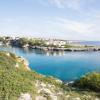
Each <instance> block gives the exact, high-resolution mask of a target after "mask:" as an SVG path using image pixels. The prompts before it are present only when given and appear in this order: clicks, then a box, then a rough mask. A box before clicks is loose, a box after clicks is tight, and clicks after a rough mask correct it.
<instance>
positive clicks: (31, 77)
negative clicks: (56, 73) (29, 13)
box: [0, 52, 100, 100]
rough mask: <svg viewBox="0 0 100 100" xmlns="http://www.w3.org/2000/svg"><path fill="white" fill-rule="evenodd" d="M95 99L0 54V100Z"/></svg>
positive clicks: (5, 53)
mask: <svg viewBox="0 0 100 100" xmlns="http://www.w3.org/2000/svg"><path fill="white" fill-rule="evenodd" d="M99 96H100V94H99V93H95V92H91V91H83V90H80V89H77V88H75V87H72V86H69V85H67V84H64V83H63V82H62V81H60V80H58V79H54V78H52V77H46V76H43V75H40V74H38V73H36V72H35V71H31V70H30V69H29V67H28V65H27V61H26V60H25V59H23V58H21V57H18V56H16V55H14V54H12V53H8V52H0V100H99Z"/></svg>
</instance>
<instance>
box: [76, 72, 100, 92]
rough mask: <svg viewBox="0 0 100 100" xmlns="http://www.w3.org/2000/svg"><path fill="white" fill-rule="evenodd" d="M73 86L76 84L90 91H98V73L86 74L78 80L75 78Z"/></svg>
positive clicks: (99, 81)
mask: <svg viewBox="0 0 100 100" xmlns="http://www.w3.org/2000/svg"><path fill="white" fill-rule="evenodd" d="M74 86H77V87H79V88H82V89H89V90H92V91H96V92H97V91H99V92H100V73H98V72H93V73H89V74H86V75H85V76H83V77H81V78H80V79H79V80H76V81H75V82H74Z"/></svg>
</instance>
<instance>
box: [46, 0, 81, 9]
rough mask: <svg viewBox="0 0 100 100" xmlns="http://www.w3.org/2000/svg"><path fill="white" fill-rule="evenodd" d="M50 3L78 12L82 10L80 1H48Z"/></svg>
mask: <svg viewBox="0 0 100 100" xmlns="http://www.w3.org/2000/svg"><path fill="white" fill-rule="evenodd" d="M48 1H49V3H51V4H53V5H55V6H56V7H58V8H66V7H67V8H70V9H74V10H78V9H79V8H80V0H48Z"/></svg>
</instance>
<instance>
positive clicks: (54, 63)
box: [0, 46, 100, 81]
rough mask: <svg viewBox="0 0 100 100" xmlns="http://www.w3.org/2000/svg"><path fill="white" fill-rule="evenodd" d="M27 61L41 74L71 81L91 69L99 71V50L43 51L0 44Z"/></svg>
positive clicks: (3, 48)
mask: <svg viewBox="0 0 100 100" xmlns="http://www.w3.org/2000/svg"><path fill="white" fill-rule="evenodd" d="M0 50H1V51H2V50H3V51H10V52H13V53H16V54H17V55H19V56H23V57H25V58H26V59H27V60H28V61H29V66H30V68H31V69H32V70H35V71H37V72H39V73H41V74H43V75H51V76H54V77H57V78H60V79H61V80H64V81H72V80H75V79H77V78H79V77H80V76H82V75H83V74H85V73H87V72H91V71H100V52H43V51H39V50H28V49H20V48H14V47H13V48H12V47H3V46H0Z"/></svg>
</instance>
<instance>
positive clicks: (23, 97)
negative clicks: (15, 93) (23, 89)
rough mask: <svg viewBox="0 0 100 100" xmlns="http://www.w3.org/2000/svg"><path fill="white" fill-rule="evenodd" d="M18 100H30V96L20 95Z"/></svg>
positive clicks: (27, 94)
mask: <svg viewBox="0 0 100 100" xmlns="http://www.w3.org/2000/svg"><path fill="white" fill-rule="evenodd" d="M18 100H32V98H31V96H30V94H29V93H25V94H23V93H22V94H21V95H20V97H19V98H18Z"/></svg>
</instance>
